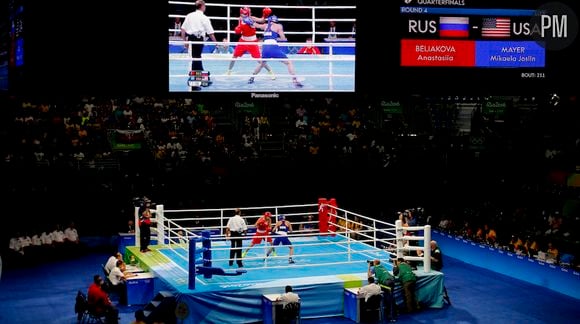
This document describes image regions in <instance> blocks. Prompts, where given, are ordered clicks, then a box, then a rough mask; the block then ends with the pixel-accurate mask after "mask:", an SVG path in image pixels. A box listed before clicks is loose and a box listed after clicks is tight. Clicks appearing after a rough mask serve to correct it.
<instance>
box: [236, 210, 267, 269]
mask: <svg viewBox="0 0 580 324" xmlns="http://www.w3.org/2000/svg"><path fill="white" fill-rule="evenodd" d="M271 216H272V214H271V213H270V212H265V213H264V216H261V217H260V218H258V220H257V221H256V224H255V226H256V233H254V237H252V243H251V244H250V246H249V247H248V248H247V249H246V250H245V251H244V253H243V254H242V258H245V257H246V255H247V254H248V251H250V249H251V248H252V247H253V246H254V245H256V244H260V243H262V240H265V241H266V242H267V243H268V244H269V245H270V246H272V237H271V236H270V230H271V229H272V220H271V219H270V217H271Z"/></svg>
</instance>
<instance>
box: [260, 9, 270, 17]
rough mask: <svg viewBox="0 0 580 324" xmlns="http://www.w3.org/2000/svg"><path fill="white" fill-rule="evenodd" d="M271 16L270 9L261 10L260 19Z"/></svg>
mask: <svg viewBox="0 0 580 324" xmlns="http://www.w3.org/2000/svg"><path fill="white" fill-rule="evenodd" d="M271 14H272V9H270V8H268V7H266V8H264V9H262V18H268V17H270V15H271Z"/></svg>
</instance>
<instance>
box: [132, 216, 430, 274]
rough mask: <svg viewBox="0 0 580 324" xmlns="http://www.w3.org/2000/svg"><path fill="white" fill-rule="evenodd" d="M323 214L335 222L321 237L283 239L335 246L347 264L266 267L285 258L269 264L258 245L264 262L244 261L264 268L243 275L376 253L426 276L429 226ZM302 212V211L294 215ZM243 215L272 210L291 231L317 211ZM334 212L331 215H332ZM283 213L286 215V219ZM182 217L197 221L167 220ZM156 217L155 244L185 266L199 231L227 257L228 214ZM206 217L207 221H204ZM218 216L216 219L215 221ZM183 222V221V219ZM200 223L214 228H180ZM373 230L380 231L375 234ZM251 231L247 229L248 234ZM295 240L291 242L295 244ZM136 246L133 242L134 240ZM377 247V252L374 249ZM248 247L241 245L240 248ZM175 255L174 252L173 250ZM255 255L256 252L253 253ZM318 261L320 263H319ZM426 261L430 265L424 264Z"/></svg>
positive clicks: (302, 233) (304, 233) (303, 234)
mask: <svg viewBox="0 0 580 324" xmlns="http://www.w3.org/2000/svg"><path fill="white" fill-rule="evenodd" d="M324 206H327V207H328V208H331V211H330V212H329V213H328V215H329V217H334V218H335V219H336V221H335V222H333V221H331V220H329V223H328V224H329V231H328V232H327V233H320V232H313V231H312V230H300V229H296V230H295V231H293V232H292V233H291V234H289V235H288V237H289V238H290V240H291V242H293V243H295V244H293V245H292V246H293V247H316V246H338V247H342V248H344V251H334V252H333V253H332V254H333V255H339V256H340V255H346V256H347V259H346V260H344V261H342V260H339V261H331V262H322V263H312V262H304V263H300V262H297V263H296V264H292V265H271V264H269V263H271V261H273V260H279V259H283V258H287V257H288V255H286V254H283V255H280V256H274V255H271V256H269V257H268V258H266V257H265V255H266V251H268V250H269V249H270V248H271V247H272V245H270V244H264V243H261V244H260V245H256V246H254V247H253V248H255V250H257V251H262V250H263V252H264V253H263V256H253V255H254V254H255V253H256V252H254V253H252V255H251V256H246V258H244V259H245V260H264V263H263V266H258V267H250V268H247V269H249V270H250V269H251V270H254V269H264V268H287V267H289V266H300V267H302V266H308V267H310V266H328V265H335V264H349V263H356V262H360V257H359V258H355V259H352V258H351V257H352V256H355V255H365V256H366V257H367V258H369V259H370V258H373V259H374V258H376V256H377V255H378V254H377V253H379V254H381V253H384V257H381V258H384V259H387V258H392V257H395V256H396V257H404V258H405V259H408V260H417V261H423V262H424V269H425V271H427V272H428V271H430V246H429V244H428V242H429V241H430V227H429V226H424V227H423V226H413V227H403V226H402V225H401V222H400V221H397V222H396V223H395V224H394V225H393V224H390V223H387V222H383V221H379V220H376V219H372V218H369V217H366V216H363V215H360V214H356V213H353V212H349V211H347V210H344V209H341V208H338V207H330V206H329V205H324ZM297 209H301V210H297ZM245 210H247V211H251V210H254V211H253V212H250V214H251V215H250V216H245V217H246V219H255V218H258V217H260V216H261V215H260V214H263V212H264V211H270V210H274V211H275V213H272V217H273V218H274V219H277V218H276V217H277V216H278V215H280V214H284V215H285V217H286V219H287V220H289V221H290V222H291V224H293V225H297V224H313V223H318V222H319V220H316V221H314V220H313V221H302V222H293V221H292V220H293V219H295V218H297V217H305V216H307V215H308V216H310V215H312V216H314V215H317V214H318V212H319V211H318V205H316V204H310V205H289V206H274V207H253V208H246V209H245ZM332 210H334V211H332ZM286 211H288V212H287V213H286ZM184 213H192V214H195V215H196V217H175V218H169V217H167V216H168V215H169V214H173V216H177V215H179V214H181V215H184ZM154 214H155V221H156V222H157V231H156V235H157V239H158V241H159V242H164V244H163V245H164V246H165V247H167V248H169V249H174V250H175V251H176V252H175V254H176V255H177V256H178V257H179V258H181V259H183V260H184V261H187V260H188V259H189V253H190V252H191V251H189V244H188V239H189V238H197V237H199V235H197V234H196V233H199V232H200V231H203V230H214V231H217V232H219V233H220V234H214V235H212V236H210V240H211V241H212V242H221V243H220V244H213V245H212V248H211V249H212V250H213V251H226V250H227V251H229V250H230V247H229V246H227V243H225V242H228V241H226V240H225V236H224V235H223V233H224V229H225V223H227V220H228V219H229V217H230V216H231V215H232V214H233V209H231V208H230V209H205V210H204V209H200V210H195V209H189V210H164V209H163V205H158V206H157V207H156V210H155V212H154ZM201 214H204V216H203V217H200V215H201ZM207 214H209V215H212V216H206V215H207ZM216 215H217V216H216ZM184 216H187V215H184ZM135 217H136V221H137V220H138V219H137V217H138V208H136V209H135ZM202 221H203V222H204V223H213V224H214V225H209V224H208V225H209V226H206V224H198V225H197V226H191V227H190V226H187V225H185V224H183V223H185V222H188V223H191V222H199V223H201V222H202ZM340 221H344V222H345V223H346V224H349V223H350V224H359V225H361V226H362V227H361V228H360V229H357V230H353V229H351V228H349V227H348V226H346V227H345V226H343V225H341V224H339V223H340ZM378 226H381V227H384V228H379V227H378ZM251 227H252V225H250V226H249V228H251ZM419 230H424V233H425V235H424V236H403V232H404V231H419ZM355 234H356V235H358V236H359V237H360V239H356V238H354V237H353V236H354V235H355ZM135 235H136V238H138V233H136V234H135ZM267 236H269V237H271V238H275V237H276V235H265V236H264V237H267ZM313 236H317V237H319V238H320V239H322V241H319V242H311V241H304V240H301V238H305V239H306V238H308V237H313ZM255 237H257V236H255V235H254V234H252V235H247V236H245V237H244V238H243V239H244V240H251V239H253V238H255ZM334 237H338V238H339V239H338V240H336V241H333V240H334ZM324 238H328V239H329V240H328V241H325V240H324ZM295 239H296V240H295ZM411 240H414V241H420V240H422V241H423V242H425V243H424V244H423V246H405V245H404V242H406V241H411ZM137 242H138V240H137ZM353 244H357V246H359V247H357V248H356V249H353V248H351V246H352V245H353ZM361 244H365V245H366V247H364V245H363V246H362V247H363V248H360V247H361ZM378 245H381V246H378ZM197 246H199V247H200V248H201V243H200V242H196V247H197ZM247 247H248V245H247V244H246V246H245V248H247ZM285 247H289V246H284V245H279V246H274V248H275V249H279V248H282V249H283V248H285ZM178 249H179V250H178ZM410 251H422V252H423V256H421V257H420V256H410V255H404V254H405V253H407V254H408V253H409V252H410ZM258 253H259V252H258ZM328 255H329V254H328V252H310V253H302V254H296V253H294V254H293V255H292V257H293V258H294V259H296V260H300V259H301V258H302V259H308V258H314V259H317V258H316V257H321V256H328ZM318 259H319V258H318ZM428 260H429V261H428ZM227 261H229V258H223V259H219V258H215V259H213V258H212V262H216V263H220V262H224V263H225V262H227Z"/></svg>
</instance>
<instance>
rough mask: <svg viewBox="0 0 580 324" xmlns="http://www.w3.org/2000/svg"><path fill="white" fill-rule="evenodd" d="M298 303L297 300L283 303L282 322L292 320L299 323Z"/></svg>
mask: <svg viewBox="0 0 580 324" xmlns="http://www.w3.org/2000/svg"><path fill="white" fill-rule="evenodd" d="M300 307H301V305H300V303H299V302H291V303H288V304H286V305H284V308H283V311H282V313H283V315H284V316H283V317H284V322H285V323H292V321H294V323H296V324H299V323H300Z"/></svg>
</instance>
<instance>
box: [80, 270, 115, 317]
mask: <svg viewBox="0 0 580 324" xmlns="http://www.w3.org/2000/svg"><path fill="white" fill-rule="evenodd" d="M104 283H105V281H104V280H103V278H102V277H101V276H99V275H95V276H94V277H93V283H92V284H91V286H90V287H89V291H88V293H87V305H88V307H89V310H90V311H91V312H92V313H94V314H97V315H101V316H105V318H106V321H107V323H109V324H117V323H119V310H117V308H115V306H113V303H112V302H111V299H110V298H109V295H108V294H107V293H106V292H105V291H104V290H103V289H102V286H103V284H104Z"/></svg>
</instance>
